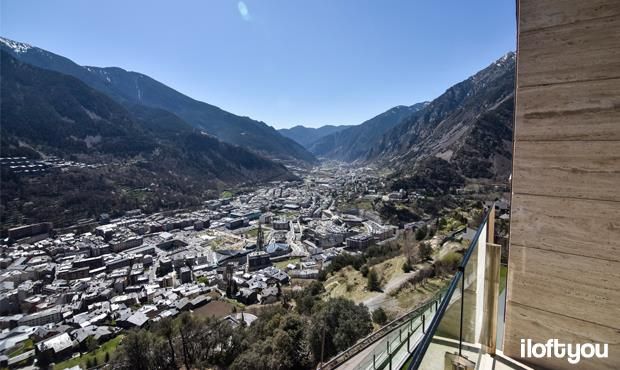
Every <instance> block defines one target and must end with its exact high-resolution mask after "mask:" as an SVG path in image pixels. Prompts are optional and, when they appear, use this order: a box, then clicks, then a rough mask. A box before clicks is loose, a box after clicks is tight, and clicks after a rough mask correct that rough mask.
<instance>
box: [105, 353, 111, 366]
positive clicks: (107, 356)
mask: <svg viewBox="0 0 620 370" xmlns="http://www.w3.org/2000/svg"><path fill="white" fill-rule="evenodd" d="M108 362H110V352H106V353H105V363H106V364H107V363H108Z"/></svg>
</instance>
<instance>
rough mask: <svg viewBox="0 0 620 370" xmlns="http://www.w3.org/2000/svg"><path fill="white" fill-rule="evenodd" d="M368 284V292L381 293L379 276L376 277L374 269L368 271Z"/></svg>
mask: <svg viewBox="0 0 620 370" xmlns="http://www.w3.org/2000/svg"><path fill="white" fill-rule="evenodd" d="M367 279H368V283H367V285H366V287H367V288H368V290H370V291H375V292H379V291H381V283H380V282H379V276H378V275H377V271H375V269H370V271H368V278H367Z"/></svg>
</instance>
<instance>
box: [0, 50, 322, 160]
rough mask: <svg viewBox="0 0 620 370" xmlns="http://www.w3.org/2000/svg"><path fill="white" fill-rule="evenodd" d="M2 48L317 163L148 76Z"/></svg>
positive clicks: (259, 126) (202, 125)
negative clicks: (81, 64)
mask: <svg viewBox="0 0 620 370" xmlns="http://www.w3.org/2000/svg"><path fill="white" fill-rule="evenodd" d="M0 49H2V50H4V51H6V52H8V53H9V54H11V55H12V56H13V57H15V58H16V59H18V60H21V61H23V62H25V63H28V64H31V65H34V66H36V67H40V68H44V69H48V70H52V71H56V72H60V73H63V74H66V75H70V76H73V77H75V78H77V79H79V80H81V81H82V82H84V83H86V84H87V85H88V86H90V87H92V88H93V89H95V90H98V91H100V92H102V93H104V94H106V95H108V96H109V97H111V98H112V99H114V100H115V101H116V102H119V103H121V104H122V105H124V106H126V107H128V106H133V105H136V104H139V105H143V106H147V107H152V108H159V109H163V110H166V111H169V112H171V113H174V114H175V115H177V116H178V117H179V118H181V119H182V120H184V121H185V122H187V123H189V124H190V125H192V126H193V127H195V128H199V129H201V130H203V131H206V132H207V133H208V134H210V135H213V136H216V137H218V138H219V139H220V140H222V141H225V142H228V143H232V144H236V145H239V146H242V147H244V148H248V149H251V150H252V151H254V152H256V153H260V154H262V155H264V156H267V157H270V158H275V159H279V160H295V161H303V162H307V163H313V162H315V161H316V159H315V158H314V156H313V155H312V154H311V153H309V152H308V151H307V150H306V149H305V148H304V147H303V146H301V145H300V144H298V143H296V142H295V141H293V140H291V139H289V138H286V137H284V136H282V135H280V134H279V133H278V132H277V131H276V130H275V129H274V128H273V127H271V126H268V125H267V124H265V123H264V122H259V121H255V120H253V119H251V118H249V117H241V116H237V115H235V114H232V113H229V112H227V111H224V110H222V109H220V108H218V107H216V106H213V105H210V104H207V103H204V102H201V101H198V100H195V99H192V98H190V97H188V96H186V95H183V94H182V93H180V92H178V91H176V90H174V89H172V88H170V87H168V86H166V85H164V84H162V83H161V82H158V81H156V80H154V79H153V78H151V77H149V76H146V75H144V74H141V73H137V72H130V71H126V70H124V69H122V68H117V67H109V68H100V67H89V66H80V65H78V64H76V63H74V62H73V61H71V60H69V59H67V58H65V57H62V56H60V55H56V54H54V53H51V52H49V51H46V50H43V49H40V48H37V47H33V46H31V45H28V44H25V43H20V42H16V41H12V40H9V39H6V38H0Z"/></svg>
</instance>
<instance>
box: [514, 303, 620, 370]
mask: <svg viewBox="0 0 620 370" xmlns="http://www.w3.org/2000/svg"><path fill="white" fill-rule="evenodd" d="M508 310H509V315H508V317H507V318H506V329H505V330H506V331H505V338H506V341H505V344H504V353H507V354H511V355H512V356H513V357H517V356H518V355H519V354H520V352H521V348H520V343H521V339H527V338H529V339H532V341H533V342H534V343H543V342H546V341H547V340H548V339H549V338H557V339H561V341H562V342H563V343H592V342H595V343H608V344H609V358H608V359H604V360H599V359H582V360H581V361H580V363H579V364H576V365H571V364H570V363H568V361H567V360H566V359H560V360H556V359H548V358H542V359H533V358H532V359H527V360H525V359H523V360H522V361H524V362H528V363H529V364H531V365H532V367H533V368H535V369H545V368H546V369H554V370H555V369H560V370H564V369H566V370H575V369H584V370H585V369H588V370H590V369H600V370H617V369H618V364H620V341H618V338H619V336H620V331H619V330H617V329H613V328H609V327H607V326H602V325H597V324H594V323H592V322H589V321H583V320H575V319H572V318H570V317H566V316H562V315H556V314H553V313H549V312H546V311H542V310H538V309H535V308H531V307H528V306H524V305H521V304H518V303H513V304H511V305H510V306H509V307H508Z"/></svg>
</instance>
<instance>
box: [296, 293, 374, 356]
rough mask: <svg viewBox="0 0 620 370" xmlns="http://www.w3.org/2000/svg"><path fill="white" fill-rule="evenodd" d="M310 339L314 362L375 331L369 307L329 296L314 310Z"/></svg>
mask: <svg viewBox="0 0 620 370" xmlns="http://www.w3.org/2000/svg"><path fill="white" fill-rule="evenodd" d="M308 330H309V331H308V341H309V343H310V346H311V349H312V355H313V357H314V361H315V363H318V362H319V361H321V353H323V357H324V358H323V359H324V360H327V359H328V358H330V357H331V356H333V355H335V354H336V353H338V352H340V351H343V350H344V349H346V348H349V347H351V346H352V345H353V344H355V343H356V342H357V341H358V340H359V339H361V338H363V337H365V336H366V335H368V334H369V333H370V332H371V331H372V322H371V319H370V313H369V312H368V308H367V307H366V306H364V305H362V304H359V305H356V304H355V303H353V302H352V301H350V300H347V299H344V298H332V299H329V300H327V301H326V302H325V303H324V304H323V305H322V306H321V308H320V309H319V310H317V311H316V312H315V313H313V314H312V318H311V320H310V325H309V328H308Z"/></svg>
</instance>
